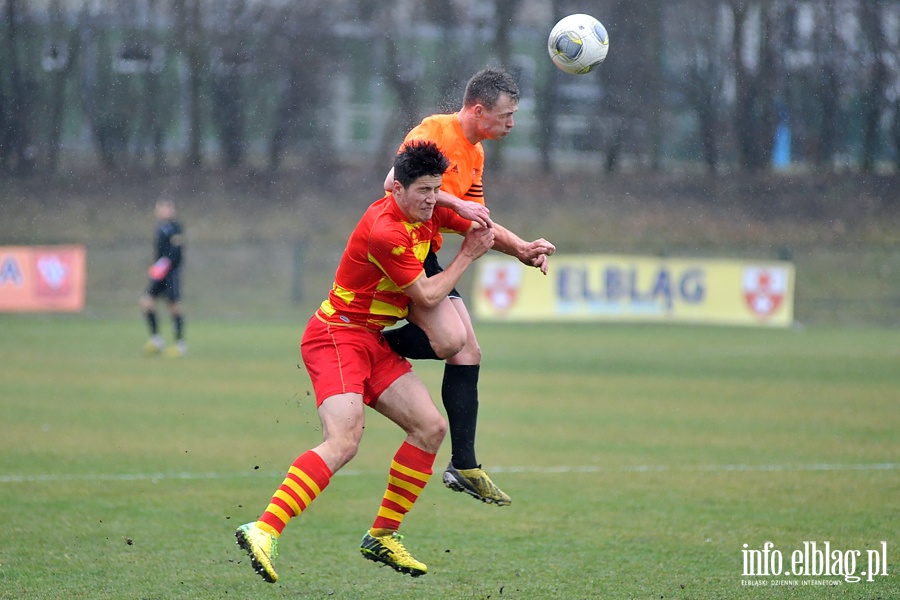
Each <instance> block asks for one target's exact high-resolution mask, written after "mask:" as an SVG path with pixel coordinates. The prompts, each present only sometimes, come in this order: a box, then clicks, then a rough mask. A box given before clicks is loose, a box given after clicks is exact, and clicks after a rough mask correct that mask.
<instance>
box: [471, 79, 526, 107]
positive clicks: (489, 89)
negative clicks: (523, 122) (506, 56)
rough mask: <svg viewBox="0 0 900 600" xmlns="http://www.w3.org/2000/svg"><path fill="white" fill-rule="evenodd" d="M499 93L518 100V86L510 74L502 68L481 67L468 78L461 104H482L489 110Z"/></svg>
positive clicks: (495, 102)
mask: <svg viewBox="0 0 900 600" xmlns="http://www.w3.org/2000/svg"><path fill="white" fill-rule="evenodd" d="M500 94H508V95H509V97H510V98H512V99H513V100H514V101H516V102H518V101H519V86H518V85H516V80H515V79H513V77H512V75H510V74H509V73H507V72H506V71H504V70H502V69H482V70H481V71H478V72H477V73H475V74H474V75H472V77H471V79H469V83H467V84H466V92H465V94H464V95H463V106H465V107H470V106H475V105H476V104H483V105H484V107H485V108H487V109H488V110H491V109H492V108H494V105H495V104H497V100H498V99H499V98H500Z"/></svg>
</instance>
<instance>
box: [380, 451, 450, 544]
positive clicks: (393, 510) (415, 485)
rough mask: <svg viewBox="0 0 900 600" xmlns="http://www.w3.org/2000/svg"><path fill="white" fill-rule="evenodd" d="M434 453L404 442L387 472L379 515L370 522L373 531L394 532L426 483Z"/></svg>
mask: <svg viewBox="0 0 900 600" xmlns="http://www.w3.org/2000/svg"><path fill="white" fill-rule="evenodd" d="M435 457H436V455H435V454H429V453H428V452H425V451H424V450H420V449H419V448H416V447H415V446H413V445H412V444H410V443H409V442H403V445H402V446H400V449H399V450H397V454H395V455H394V461H393V462H392V463H391V470H390V473H388V486H387V491H386V492H385V493H384V499H383V500H382V501H381V508H379V509H378V516H377V517H376V518H375V522H374V523H373V524H372V531H373V532H379V530H380V532H384V531H385V530H388V531H397V530H398V529H400V522H401V521H403V516H404V515H405V514H406V513H407V512H409V509H411V508H412V505H413V504H414V503H415V502H416V500H417V499H418V498H419V494H421V493H422V490H423V489H424V488H425V484H426V483H428V480H429V479H430V478H431V467H432V465H434V459H435Z"/></svg>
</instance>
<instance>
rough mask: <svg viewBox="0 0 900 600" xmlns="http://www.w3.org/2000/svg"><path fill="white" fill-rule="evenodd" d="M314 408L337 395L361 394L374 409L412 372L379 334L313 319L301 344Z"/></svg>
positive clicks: (307, 325) (304, 333)
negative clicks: (314, 394)
mask: <svg viewBox="0 0 900 600" xmlns="http://www.w3.org/2000/svg"><path fill="white" fill-rule="evenodd" d="M300 354H301V356H302V357H303V364H304V365H306V370H307V371H308V372H309V377H310V379H311V380H312V385H313V390H314V391H315V393H316V406H320V405H321V404H322V401H324V400H325V399H326V398H330V397H331V396H334V395H336V394H347V393H355V394H362V396H363V402H364V403H365V404H366V405H367V406H374V405H375V402H376V401H377V400H378V397H379V396H381V394H383V393H384V390H386V389H387V388H388V386H390V385H391V384H392V383H394V382H395V381H397V379H399V378H400V376H402V375H405V374H406V373H409V372H410V371H412V365H410V364H409V361H408V360H406V359H405V358H403V357H402V356H400V355H399V354H397V353H396V352H394V351H393V350H391V347H390V346H388V343H387V342H386V341H385V339H384V336H383V335H381V332H380V331H371V330H369V329H364V328H362V327H348V326H338V325H330V324H328V323H325V322H323V321H322V320H321V319H319V318H318V317H316V316H315V315H313V317H312V318H311V319H310V320H309V322H308V323H307V324H306V331H304V332H303V339H302V340H301V342H300Z"/></svg>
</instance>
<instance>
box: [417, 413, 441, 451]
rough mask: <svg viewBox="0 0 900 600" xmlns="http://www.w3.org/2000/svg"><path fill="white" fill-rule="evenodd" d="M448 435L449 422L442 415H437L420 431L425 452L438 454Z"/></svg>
mask: <svg viewBox="0 0 900 600" xmlns="http://www.w3.org/2000/svg"><path fill="white" fill-rule="evenodd" d="M446 435H447V420H446V419H445V418H444V417H443V416H442V415H441V414H440V413H437V412H436V413H435V415H434V417H432V418H431V419H429V420H428V421H427V422H426V423H425V424H424V425H423V427H422V429H421V431H420V436H421V442H422V446H423V450H425V451H426V452H431V453H432V454H436V453H437V451H438V450H439V449H440V447H441V442H443V441H444V436H446Z"/></svg>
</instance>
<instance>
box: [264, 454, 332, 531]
mask: <svg viewBox="0 0 900 600" xmlns="http://www.w3.org/2000/svg"><path fill="white" fill-rule="evenodd" d="M331 475H332V473H331V469H329V468H328V465H326V464H325V461H323V460H322V458H321V457H320V456H319V455H318V454H316V453H315V452H313V451H312V450H308V451H307V452H304V453H303V454H301V455H300V456H298V457H297V460H295V461H294V464H292V465H291V468H290V469H288V474H287V477H285V478H284V482H282V484H281V487H279V488H278V490H277V491H276V492H275V495H274V496H272V501H271V502H270V503H269V506H268V507H267V508H266V512H264V513H263V515H262V516H261V517H260V518H259V521H257V522H256V526H257V527H259V528H260V529H262V530H263V531H267V532H269V533H271V534H273V535H274V536H275V537H278V536H280V535H281V532H282V531H284V528H285V526H286V525H287V524H288V521H290V520H291V519H293V518H294V517H296V516H298V515H299V514H300V513H301V512H303V511H304V510H306V507H307V506H309V504H310V503H311V502H312V501H313V500H315V499H316V496H318V495H319V494H321V493H322V490H324V489H325V486H327V485H328V482H329V481H331Z"/></svg>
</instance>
